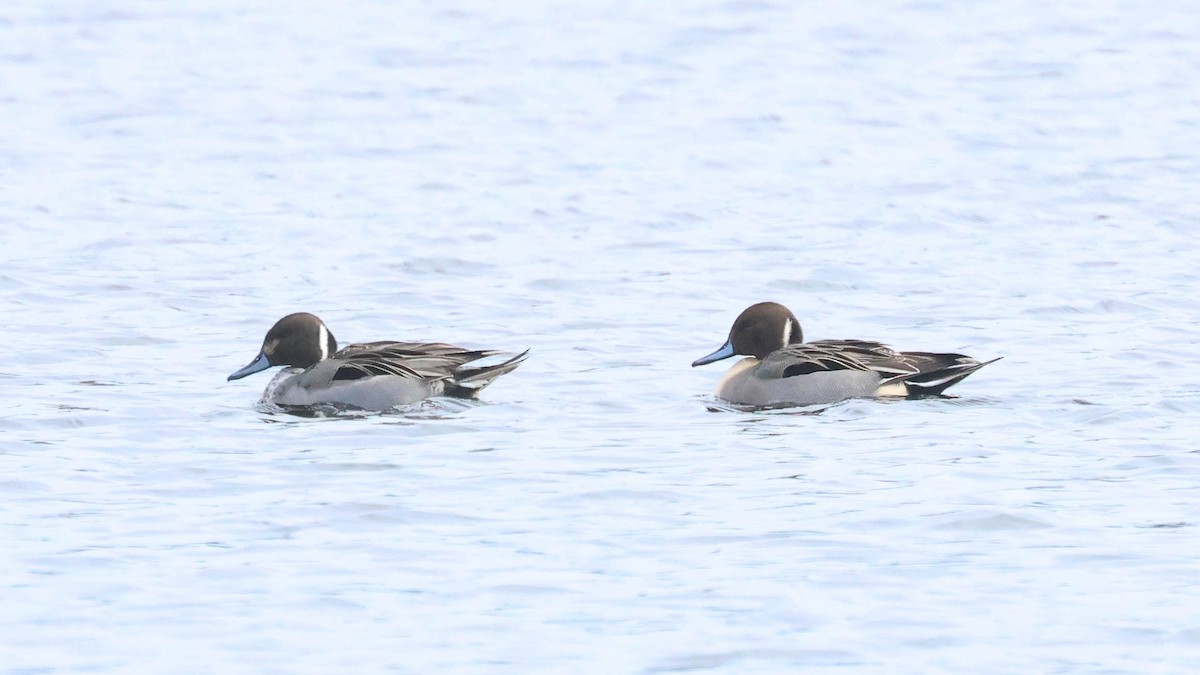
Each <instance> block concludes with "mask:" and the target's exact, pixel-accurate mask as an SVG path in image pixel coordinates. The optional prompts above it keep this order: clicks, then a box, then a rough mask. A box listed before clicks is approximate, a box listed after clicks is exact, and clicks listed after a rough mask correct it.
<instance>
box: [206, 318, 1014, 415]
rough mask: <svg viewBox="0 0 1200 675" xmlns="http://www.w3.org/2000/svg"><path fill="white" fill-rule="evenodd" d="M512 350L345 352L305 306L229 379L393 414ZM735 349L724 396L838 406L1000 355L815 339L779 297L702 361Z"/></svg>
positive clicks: (929, 383) (282, 398)
mask: <svg viewBox="0 0 1200 675" xmlns="http://www.w3.org/2000/svg"><path fill="white" fill-rule="evenodd" d="M502 353H503V352H499V351H494V350H489V349H483V350H469V349H462V348H460V347H455V346H453V345H448V344H444V343H441V342H431V343H421V342H366V343H359V344H352V345H348V346H346V347H344V348H342V349H341V350H338V343H337V340H336V339H335V338H334V337H333V333H331V332H329V328H327V327H326V326H325V323H324V322H323V321H321V320H320V319H319V318H317V317H316V316H314V315H312V314H308V313H304V312H301V313H297V314H289V315H288V316H285V317H283V318H282V319H280V320H279V321H278V322H276V324H275V325H274V326H273V327H272V328H271V330H269V331H267V336H266V337H265V338H264V339H263V344H262V348H261V349H260V350H259V352H258V356H256V357H254V360H253V361H251V362H250V364H249V365H247V366H246V367H244V368H242V369H241V370H238V371H237V372H235V373H233V374H232V375H230V376H229V379H230V380H237V379H240V378H243V377H245V376H247V375H250V374H252V373H257V372H259V371H261V370H266V369H267V368H270V367H272V366H288V367H287V368H285V369H284V370H282V371H280V373H279V374H278V375H276V376H275V378H274V379H273V380H272V381H271V383H270V384H269V385H268V386H267V390H266V392H264V394H263V400H264V401H268V402H271V403H274V404H276V405H280V406H313V405H321V404H333V405H342V406H351V407H354V408H359V409H362V410H374V411H383V410H389V409H391V408H395V407H396V406H401V405H406V404H409V403H415V402H417V401H420V400H422V399H425V398H429V397H431V396H456V397H460V398H474V397H475V396H476V395H477V394H478V393H479V390H481V389H483V388H484V387H486V386H487V385H489V384H491V383H492V381H493V380H495V379H496V378H498V377H500V376H501V375H504V374H505V373H508V372H511V371H512V370H514V369H515V368H516V367H517V366H519V365H521V363H522V362H523V361H524V360H525V358H526V357H527V356H528V355H529V350H528V349H527V350H525V351H523V352H521V353H520V354H517V355H516V356H513V357H512V358H509V359H507V360H503V361H500V362H498V363H496V362H492V363H489V364H487V365H479V364H477V363H476V362H477V361H479V360H480V359H485V358H487V357H491V356H497V355H500V354H502ZM735 355H742V356H747V357H749V358H746V359H743V360H741V361H740V362H738V363H736V364H735V365H734V366H733V367H732V368H730V370H729V372H727V373H726V374H725V376H724V377H722V378H721V381H720V383H719V384H718V385H717V391H716V394H717V396H718V397H720V398H722V399H725V400H726V401H729V402H731V403H739V404H746V405H752V406H769V405H781V404H791V405H815V404H829V403H836V402H838V401H842V400H845V399H849V398H858V397H864V396H932V395H937V394H941V393H942V392H943V391H945V390H946V389H947V388H949V387H950V386H951V385H953V384H955V383H957V382H959V381H960V380H962V379H963V378H965V377H967V376H968V375H970V374H971V373H973V372H975V371H976V370H979V369H980V368H982V367H984V366H986V365H987V364H989V363H992V362H993V361H996V360H998V359H993V360H992V361H985V362H979V361H976V360H975V359H973V358H971V357H969V356H963V355H962V354H935V353H931V352H898V351H895V350H894V349H892V348H891V347H888V346H887V345H884V344H882V343H879V342H871V341H867V340H817V341H816V342H805V341H804V335H803V333H802V332H801V330H800V322H799V321H798V320H797V319H796V317H795V315H794V314H792V312H791V311H790V310H788V308H787V307H784V306H783V305H780V304H778V303H775V302H760V303H758V304H756V305H751V306H750V307H748V308H747V309H746V310H745V311H743V312H742V313H741V315H740V316H738V318H737V320H736V321H734V322H733V328H732V329H731V330H730V331H729V339H727V340H726V341H725V344H723V345H721V347H720V349H717V351H715V352H713V353H711V354H709V355H708V356H704V357H702V358H699V359H697V360H696V361H694V362H693V363H692V366H702V365H705V364H708V363H713V362H715V361H720V360H722V359H727V358H729V357H731V356H735Z"/></svg>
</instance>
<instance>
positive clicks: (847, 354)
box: [692, 302, 1000, 406]
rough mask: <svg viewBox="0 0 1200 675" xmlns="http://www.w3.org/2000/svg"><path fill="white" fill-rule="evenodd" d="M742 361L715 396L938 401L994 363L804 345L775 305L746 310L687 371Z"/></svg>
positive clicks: (759, 400)
mask: <svg viewBox="0 0 1200 675" xmlns="http://www.w3.org/2000/svg"><path fill="white" fill-rule="evenodd" d="M732 356H745V357H747V358H745V359H742V360H741V361H739V362H738V363H735V364H734V365H733V367H732V368H730V369H729V371H728V372H727V373H725V375H724V377H722V378H721V380H720V382H718V383H717V389H716V395H717V397H719V398H721V399H724V400H726V401H728V402H730V403H735V404H741V405H749V406H779V405H797V406H804V405H818V404H822V405H824V404H833V403H838V402H840V401H844V400H847V399H851V398H868V397H906V398H920V397H924V396H939V395H942V392H944V391H945V390H946V389H948V388H950V387H951V386H953V385H955V384H957V383H959V382H961V381H962V380H963V379H964V378H966V377H967V376H968V375H970V374H971V373H974V372H975V371H977V370H979V369H980V368H982V367H984V366H986V365H988V364H989V363H994V362H996V361H998V360H1000V359H999V358H996V359H992V360H991V361H983V362H980V361H977V360H975V359H973V358H971V357H969V356H965V355H963V354H942V353H934V352H899V351H896V350H895V349H892V348H891V347H889V346H887V345H885V344H883V343H880V342H873V341H870V340H817V341H814V342H805V341H804V333H803V331H802V330H801V328H800V321H799V320H798V319H796V315H795V314H792V311H791V310H789V309H788V308H787V307H785V306H783V305H781V304H779V303H777V302H760V303H757V304H754V305H751V306H749V307H747V308H746V309H745V310H744V311H742V313H741V314H740V315H738V318H737V319H736V320H735V321H734V322H733V327H732V328H731V329H730V331H729V338H728V339H727V340H725V344H723V345H721V347H720V348H718V349H717V350H716V351H715V352H713V353H711V354H708V355H707V356H702V357H700V358H699V359H696V360H695V361H694V362H692V367H696V366H703V365H706V364H709V363H715V362H716V361H720V360H722V359H727V358H730V357H732Z"/></svg>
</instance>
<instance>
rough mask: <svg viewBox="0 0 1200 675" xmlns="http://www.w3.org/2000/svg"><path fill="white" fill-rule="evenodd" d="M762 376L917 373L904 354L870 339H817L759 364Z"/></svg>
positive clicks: (893, 376)
mask: <svg viewBox="0 0 1200 675" xmlns="http://www.w3.org/2000/svg"><path fill="white" fill-rule="evenodd" d="M759 370H760V371H761V372H762V374H763V376H765V377H779V378H784V377H796V376H799V375H808V374H810V373H818V372H834V371H839V370H842V371H871V372H874V373H877V374H879V376H880V379H881V381H883V382H887V381H890V380H896V379H903V378H905V377H908V376H911V375H913V374H915V373H917V372H918V370H917V368H916V367H914V365H913V364H911V363H909V362H908V361H907V360H906V359H905V358H904V355H903V354H901V353H900V352H897V351H896V350H894V349H892V348H891V347H889V346H887V345H885V344H883V343H881V342H873V341H871V340H816V341H814V342H805V343H802V344H795V345H789V346H787V347H784V348H783V349H780V350H779V351H777V352H775V353H773V354H771V355H770V356H768V357H767V358H766V359H765V360H764V361H763V363H762V365H761V366H759Z"/></svg>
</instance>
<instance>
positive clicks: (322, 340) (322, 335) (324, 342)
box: [317, 323, 329, 361]
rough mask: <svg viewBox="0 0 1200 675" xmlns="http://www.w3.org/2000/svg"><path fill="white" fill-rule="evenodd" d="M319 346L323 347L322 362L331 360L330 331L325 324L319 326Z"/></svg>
mask: <svg viewBox="0 0 1200 675" xmlns="http://www.w3.org/2000/svg"><path fill="white" fill-rule="evenodd" d="M317 344H319V345H321V360H322V361H324V360H325V359H327V358H329V329H328V328H326V327H325V324H323V323H322V324H319V325H318V326H317Z"/></svg>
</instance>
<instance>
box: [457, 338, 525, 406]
mask: <svg viewBox="0 0 1200 675" xmlns="http://www.w3.org/2000/svg"><path fill="white" fill-rule="evenodd" d="M493 354H494V352H493ZM491 355H492V354H488V356H491ZM528 357H529V350H528V349H526V350H525V351H523V352H521V353H520V354H517V355H516V356H514V357H512V358H511V359H507V360H505V361H501V362H500V363H493V364H489V365H484V366H476V365H472V363H474V362H471V363H465V364H463V365H461V366H459V367H458V368H455V369H454V377H453V378H452V379H451V380H450V381H449V382H447V383H446V395H448V396H458V397H460V398H474V397H475V396H476V395H477V394H478V393H479V390H480V389H483V388H484V387H486V386H488V385H489V384H491V383H492V381H493V380H495V379H496V378H497V377H500V376H501V375H504V374H505V373H511V372H512V371H513V370H516V368H517V366H519V365H521V364H522V363H524V362H525V359H526V358H528Z"/></svg>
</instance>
